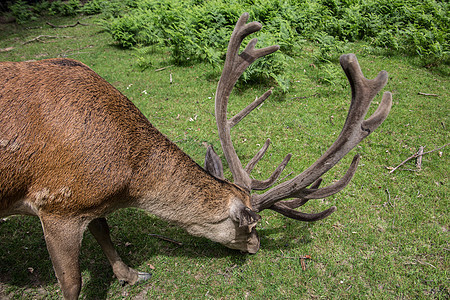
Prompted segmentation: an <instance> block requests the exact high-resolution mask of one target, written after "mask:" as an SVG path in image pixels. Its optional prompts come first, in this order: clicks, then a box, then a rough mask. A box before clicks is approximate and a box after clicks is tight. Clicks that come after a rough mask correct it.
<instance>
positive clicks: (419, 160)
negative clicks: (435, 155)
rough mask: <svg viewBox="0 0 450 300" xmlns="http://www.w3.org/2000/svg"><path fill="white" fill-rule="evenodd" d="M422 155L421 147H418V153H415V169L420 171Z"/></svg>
mask: <svg viewBox="0 0 450 300" xmlns="http://www.w3.org/2000/svg"><path fill="white" fill-rule="evenodd" d="M422 155H423V146H420V147H419V151H418V152H417V163H416V166H417V169H419V170H421V169H422Z"/></svg>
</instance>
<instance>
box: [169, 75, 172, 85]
mask: <svg viewBox="0 0 450 300" xmlns="http://www.w3.org/2000/svg"><path fill="white" fill-rule="evenodd" d="M169 82H170V84H172V73H170V75H169Z"/></svg>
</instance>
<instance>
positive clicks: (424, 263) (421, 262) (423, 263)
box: [415, 259, 437, 269]
mask: <svg viewBox="0 0 450 300" xmlns="http://www.w3.org/2000/svg"><path fill="white" fill-rule="evenodd" d="M415 261H417V262H418V263H419V264H422V265H428V266H431V267H433V268H435V269H437V268H436V267H435V266H433V265H432V264H430V263H427V262H424V261H420V260H418V259H415Z"/></svg>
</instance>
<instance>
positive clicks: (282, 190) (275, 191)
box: [216, 13, 392, 221]
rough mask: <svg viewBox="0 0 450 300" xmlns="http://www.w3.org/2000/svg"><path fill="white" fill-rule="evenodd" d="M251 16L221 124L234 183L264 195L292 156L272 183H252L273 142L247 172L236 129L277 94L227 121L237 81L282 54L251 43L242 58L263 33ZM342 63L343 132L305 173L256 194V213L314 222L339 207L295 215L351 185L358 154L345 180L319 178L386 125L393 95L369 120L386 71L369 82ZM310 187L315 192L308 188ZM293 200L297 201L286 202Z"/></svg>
mask: <svg viewBox="0 0 450 300" xmlns="http://www.w3.org/2000/svg"><path fill="white" fill-rule="evenodd" d="M248 17H249V15H248V14H247V13H244V14H243V15H242V16H241V17H240V18H239V20H238V22H237V24H236V27H235V29H234V31H233V34H232V35H231V39H230V43H229V46H228V51H227V56H226V60H225V66H224V69H223V72H222V76H221V78H220V80H219V84H218V86H217V91H216V122H217V127H218V130H219V137H220V142H221V144H222V149H223V151H224V155H225V158H226V160H227V162H228V165H229V167H230V170H231V173H232V174H233V179H234V182H235V183H236V184H237V185H239V186H241V187H243V188H245V189H246V190H247V191H249V192H250V191H251V190H265V189H267V188H269V187H270V186H272V185H273V183H274V182H275V181H276V180H277V179H278V177H279V176H280V174H281V172H282V171H283V170H284V168H285V167H286V165H287V163H288V162H289V160H290V158H291V156H292V155H291V154H288V155H287V156H286V157H285V159H284V160H283V162H282V163H281V164H280V165H279V166H278V168H277V169H276V170H275V172H274V173H273V174H272V176H270V177H269V179H267V180H263V181H258V180H254V179H252V178H250V172H251V171H252V169H253V168H254V166H255V165H256V163H257V162H258V161H259V160H260V159H261V158H262V157H263V156H264V153H265V152H266V151H267V149H268V147H269V144H270V139H268V140H267V141H266V142H265V144H264V146H263V147H262V149H261V150H260V151H259V152H258V153H257V154H256V155H255V157H253V159H251V160H250V162H249V163H248V164H247V166H246V167H245V168H243V167H242V164H241V162H240V160H239V157H238V156H237V154H236V151H235V149H234V147H233V143H232V141H231V134H230V130H231V128H232V127H233V126H234V125H236V124H237V123H238V122H239V121H241V120H242V119H243V118H244V117H245V116H246V115H248V114H249V113H250V112H251V111H252V110H253V109H255V108H256V107H257V106H258V105H260V104H261V103H262V102H264V101H265V100H266V99H267V98H268V97H269V96H270V95H271V93H272V91H271V90H268V91H267V92H266V93H264V94H263V95H262V96H261V97H259V98H258V99H256V100H255V101H253V102H252V103H251V104H250V105H248V106H247V107H246V108H245V109H243V110H242V111H241V112H239V113H238V114H237V115H236V116H234V117H232V118H231V119H227V106H228V100H229V97H230V94H231V91H232V89H233V87H234V85H235V84H236V81H237V80H238V79H239V77H240V76H241V75H242V73H243V72H244V71H245V69H246V68H247V67H248V66H249V65H250V64H251V63H253V62H254V61H255V60H256V59H258V58H260V57H262V56H265V55H268V54H271V53H273V52H275V51H277V50H278V49H279V46H270V47H266V48H262V49H255V45H256V42H257V40H256V39H252V40H251V41H250V42H249V43H248V45H247V47H246V48H245V50H244V51H243V52H242V53H241V54H238V51H239V48H240V45H241V43H242V41H243V40H244V38H245V37H246V36H248V35H250V34H251V33H254V32H256V31H259V30H260V29H261V24H260V23H258V22H251V23H248V24H247V21H248ZM340 64H341V66H342V68H343V70H344V72H345V74H346V75H347V78H348V80H349V82H350V86H351V91H352V100H351V104H350V108H349V112H348V115H347V119H346V121H345V124H344V127H343V129H342V131H341V133H340V134H339V136H338V138H337V139H336V141H335V142H334V143H333V144H332V145H331V146H330V148H328V150H327V151H326V152H325V153H324V154H323V155H322V156H321V157H320V158H319V159H318V160H317V161H316V162H315V163H314V164H312V165H311V166H310V167H309V168H308V169H306V170H305V171H304V172H303V173H301V174H299V175H297V176H296V177H295V178H293V179H291V180H289V181H286V182H283V183H281V184H279V185H277V186H276V187H274V188H272V189H270V190H268V191H267V192H265V193H263V194H254V195H252V206H253V209H254V210H255V211H257V212H258V211H262V210H264V209H272V210H274V211H277V212H279V213H281V214H283V215H285V216H287V217H289V218H293V219H297V220H303V221H315V220H320V219H322V218H325V217H327V216H328V215H330V214H331V213H332V212H334V211H335V210H336V207H334V206H333V207H331V208H329V209H327V210H325V211H323V212H320V213H317V214H305V213H301V212H299V211H296V210H295V208H297V207H299V206H301V205H303V204H305V203H306V202H307V201H308V200H310V199H318V198H325V197H328V196H330V195H333V194H335V193H337V192H339V191H340V190H342V189H343V188H344V187H345V186H346V185H347V184H348V183H349V182H350V180H351V179H352V177H353V175H354V174H355V172H356V169H357V166H358V162H359V159H360V158H359V155H355V157H354V158H353V161H352V163H351V165H350V167H349V169H348V171H347V172H346V174H345V175H344V176H343V177H342V179H341V180H339V181H338V182H336V183H334V184H331V185H329V186H327V187H324V188H319V185H320V183H321V182H322V179H321V178H320V177H321V176H322V175H323V174H324V173H326V172H327V171H329V170H330V169H331V168H332V167H333V166H334V165H336V164H337V163H338V162H339V161H340V160H341V159H342V158H343V157H344V156H345V155H346V154H347V153H348V152H350V151H351V150H352V149H353V148H354V147H355V146H356V145H357V144H358V143H360V142H361V141H362V140H363V139H364V138H366V137H367V136H368V135H369V134H370V133H372V132H373V131H374V130H375V129H376V128H377V127H378V126H379V125H380V124H381V123H383V121H384V120H385V119H386V117H387V115H388V114H389V111H390V109H391V106H392V94H391V93H390V92H385V93H384V94H383V97H382V100H381V103H380V105H379V106H378V108H377V110H376V111H375V112H374V113H373V114H372V116H370V117H369V118H368V119H365V116H366V114H367V112H368V110H369V107H370V103H371V102H372V99H373V98H374V97H375V96H376V95H377V93H378V92H380V90H381V89H382V88H383V87H384V86H385V84H386V82H387V79H388V76H387V72H385V71H381V72H380V73H379V74H378V76H377V77H376V78H375V79H373V80H369V79H367V78H365V77H364V75H363V73H362V71H361V68H360V66H359V63H358V60H357V59H356V56H355V55H354V54H347V55H342V56H341V57H340ZM219 175H221V174H219ZM222 176H223V175H222ZM308 186H310V187H309V188H308ZM289 198H295V199H294V200H285V199H289ZM282 200H285V201H282Z"/></svg>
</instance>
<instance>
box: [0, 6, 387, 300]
mask: <svg viewBox="0 0 450 300" xmlns="http://www.w3.org/2000/svg"><path fill="white" fill-rule="evenodd" d="M247 20H248V14H243V15H242V16H241V18H240V19H239V20H238V22H237V24H236V27H235V29H234V31H233V34H232V36H231V40H230V43H229V46H228V51H227V56H226V60H225V66H224V70H223V73H222V77H221V78H220V81H219V84H218V87H217V92H216V100H215V101H216V104H215V106H216V107H215V108H216V121H217V126H218V130H219V136H220V141H221V144H222V148H223V152H224V154H225V158H226V161H227V162H228V165H229V168H230V169H231V172H232V174H233V178H234V183H231V182H229V181H227V180H226V179H225V178H224V176H223V169H222V163H221V161H220V159H219V157H218V156H217V154H215V153H214V151H213V150H212V148H208V150H207V154H206V159H205V169H203V168H202V167H200V166H199V165H198V164H197V163H195V162H194V161H193V160H192V159H191V158H189V156H188V155H186V154H185V153H184V152H182V151H181V150H180V149H179V148H178V147H177V146H176V145H175V144H174V143H172V142H171V141H169V140H168V139H167V138H166V137H165V136H164V135H163V134H161V133H160V132H159V131H158V130H156V129H155V127H153V126H152V124H150V122H149V121H148V120H147V119H146V118H145V117H144V115H143V114H142V113H141V112H140V111H139V110H138V109H137V108H136V106H134V105H133V104H132V103H131V101H130V100H128V99H127V98H126V97H125V96H124V95H122V94H121V93H120V92H119V91H118V90H116V89H115V88H114V87H113V86H111V85H110V84H109V83H107V82H106V81H105V80H103V79H102V78H101V77H100V76H98V75H97V74H96V73H95V72H93V71H92V70H91V69H89V68H88V67H87V66H85V65H84V64H82V63H80V62H77V61H74V60H71V59H48V60H42V61H36V62H18V63H14V62H2V63H0V72H1V74H2V75H1V79H0V155H1V159H0V216H7V215H12V214H28V215H36V216H38V217H39V219H40V221H41V223H42V227H43V230H44V237H45V241H46V244H47V248H48V251H49V253H50V257H51V260H52V263H53V267H54V269H55V273H56V276H57V278H58V281H59V283H60V286H61V289H62V292H63V296H64V298H65V299H76V298H77V297H78V295H79V293H80V288H81V275H80V267H79V262H78V257H79V253H80V245H81V239H82V237H83V233H84V231H85V230H86V228H89V230H90V232H91V233H92V234H93V236H94V237H95V238H96V240H97V241H98V243H99V244H100V246H101V248H102V249H103V251H104V253H105V254H106V257H107V258H108V260H109V262H110V263H111V265H112V268H113V271H114V274H115V276H116V277H117V278H118V279H119V280H121V281H123V282H128V283H130V284H134V283H136V282H138V281H142V280H146V279H148V278H149V277H150V274H147V273H140V272H137V271H135V270H134V269H132V268H130V267H128V266H127V265H125V264H124V263H123V262H122V260H121V259H120V257H119V255H118V254H117V252H116V251H115V249H114V246H113V244H112V242H111V239H110V236H109V228H108V225H107V223H106V219H105V216H106V215H107V214H109V213H111V212H112V211H115V210H117V209H120V208H123V207H137V208H141V209H145V210H146V211H148V212H150V213H152V214H154V215H156V216H158V217H160V218H162V219H164V220H168V221H170V222H174V223H175V224H178V225H179V226H181V227H183V228H185V229H186V230H187V232H189V233H190V234H192V235H195V236H202V237H207V238H209V239H211V240H213V241H216V242H219V243H221V244H223V245H225V246H226V247H229V248H232V249H238V250H241V251H244V252H249V253H255V252H256V251H258V249H259V237H258V235H257V233H256V230H255V225H256V223H257V222H258V220H259V219H260V216H259V215H258V214H257V212H260V211H262V210H264V209H272V210H274V211H277V212H279V213H281V214H283V215H285V216H287V217H289V218H293V219H297V220H302V221H315V220H320V219H322V218H325V217H327V216H328V215H330V214H331V213H332V212H334V211H335V210H336V208H335V207H334V206H333V207H331V208H329V209H327V210H325V211H323V212H320V213H317V214H306V213H301V212H299V211H297V210H295V208H297V207H299V206H301V205H303V204H305V203H306V202H307V201H308V200H309V199H317V198H324V197H328V196H330V195H332V194H334V193H337V192H338V191H340V190H341V189H343V188H344V187H345V186H346V185H347V184H348V183H349V181H350V179H351V178H352V176H353V174H354V173H355V171H356V168H357V165H358V161H359V157H358V155H356V156H355V158H354V159H353V162H352V163H351V165H350V168H349V169H348V171H347V172H346V174H345V175H344V177H343V178H342V179H340V180H339V181H338V182H336V183H333V184H331V185H330V186H327V187H324V188H319V185H320V183H321V178H320V177H321V176H322V174H324V173H325V172H327V171H328V170H329V169H331V168H332V167H333V166H334V165H335V164H336V163H337V162H338V161H339V160H340V159H341V158H342V157H343V156H344V155H346V154H347V153H348V152H349V151H350V150H351V149H352V148H353V147H355V146H356V145H357V144H358V143H359V142H360V141H361V140H362V139H364V138H365V137H367V136H368V135H369V134H370V133H371V132H373V131H374V130H375V129H376V128H377V127H378V126H379V125H380V124H381V123H382V122H383V121H384V119H385V118H386V117H387V115H388V113H389V110H390V107H391V102H392V96H391V94H390V93H389V92H386V93H384V95H383V98H382V101H381V104H380V105H379V107H378V109H377V110H376V111H375V112H374V114H373V115H372V116H371V117H370V118H368V119H366V120H365V119H364V117H365V115H366V113H367V110H368V108H369V105H370V102H371V101H372V99H373V98H374V97H375V95H376V94H377V93H378V92H379V91H380V90H381V89H382V88H383V86H384V85H385V84H386V82H387V73H386V72H385V71H382V72H380V73H379V75H378V76H377V77H376V78H375V79H374V80H368V79H366V78H365V77H364V76H363V74H362V72H361V69H360V67H359V65H358V61H357V60H356V57H355V55H353V54H349V55H343V56H342V57H341V58H340V63H341V65H342V68H343V69H344V71H345V73H346V75H347V77H348V79H349V81H350V85H351V90H352V101H351V105H350V109H349V113H348V116H347V120H346V122H345V124H344V127H343V129H342V132H341V134H340V135H339V137H338V138H337V140H336V141H335V142H334V144H333V145H332V146H331V147H330V148H329V149H328V150H327V151H326V152H325V153H324V154H323V155H322V156H321V157H320V158H319V159H318V160H317V161H316V162H315V163H314V164H313V165H312V166H311V167H309V168H308V169H307V170H305V171H304V172H303V173H301V174H299V175H297V176H296V177H294V178H293V179H291V180H288V181H285V182H283V183H281V184H279V185H277V186H276V187H274V188H272V189H270V190H268V191H266V192H265V193H263V194H254V195H251V194H250V192H251V191H252V190H265V189H267V188H269V187H270V186H272V184H273V183H274V182H275V181H276V180H277V178H278V176H279V175H280V173H281V172H282V170H283V169H284V167H285V166H286V164H287V163H288V161H289V159H290V157H291V155H290V154H289V155H288V156H286V158H285V159H284V160H283V162H282V163H281V164H280V166H279V167H278V168H277V169H276V170H275V172H274V173H273V175H272V176H271V177H270V178H269V179H267V180H265V181H258V180H254V179H252V178H251V177H250V175H249V174H250V172H251V171H252V169H253V167H254V166H255V164H256V163H257V162H258V161H259V160H260V159H261V157H262V156H263V155H264V153H265V151H266V150H267V147H268V146H269V142H270V141H269V140H267V141H266V143H265V145H264V146H263V147H262V149H261V150H260V151H259V152H258V153H257V154H256V155H255V157H254V158H253V159H252V160H251V161H250V162H249V163H248V164H247V166H246V167H243V166H242V164H241V162H240V160H239V158H238V156H237V154H236V151H235V150H234V148H233V144H232V140H231V136H230V130H231V128H232V127H233V126H234V125H236V124H237V123H238V122H239V121H241V120H242V119H243V118H244V117H245V116H246V115H247V114H248V113H250V112H251V111H252V110H253V109H254V108H255V107H257V106H258V105H259V104H261V103H262V102H263V101H264V100H266V99H267V97H268V96H269V95H270V94H271V91H270V90H269V91H268V92H266V93H265V94H264V95H262V96H261V97H260V98H259V99H257V100H255V101H254V102H253V103H251V104H250V105H249V106H248V107H247V108H245V109H243V110H242V111H241V112H240V113H238V114H237V115H236V116H234V117H232V118H231V119H227V103H228V98H229V96H230V93H231V90H232V88H233V86H234V85H235V83H236V81H237V80H238V78H239V77H240V76H241V75H242V73H243V72H244V70H245V69H246V68H247V67H248V66H249V65H250V64H251V63H252V62H254V61H255V60H256V59H258V58H260V57H262V56H265V55H268V54H270V53H273V52H275V51H277V50H278V48H279V47H278V46H271V47H267V48H263V49H255V48H254V47H255V44H256V39H253V40H251V41H250V42H249V43H248V45H247V47H246V48H245V50H244V51H243V52H242V53H241V54H239V53H238V52H239V47H240V45H241V43H242V41H243V39H244V38H245V37H246V36H248V35H249V34H251V33H254V32H256V31H258V30H260V29H261V24H259V23H257V22H251V23H247ZM286 199H291V200H286Z"/></svg>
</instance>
